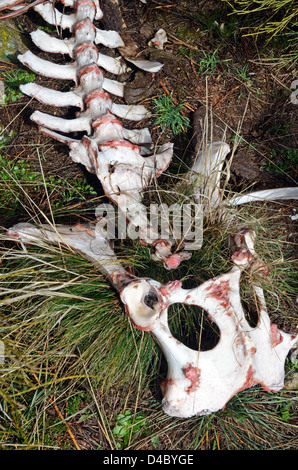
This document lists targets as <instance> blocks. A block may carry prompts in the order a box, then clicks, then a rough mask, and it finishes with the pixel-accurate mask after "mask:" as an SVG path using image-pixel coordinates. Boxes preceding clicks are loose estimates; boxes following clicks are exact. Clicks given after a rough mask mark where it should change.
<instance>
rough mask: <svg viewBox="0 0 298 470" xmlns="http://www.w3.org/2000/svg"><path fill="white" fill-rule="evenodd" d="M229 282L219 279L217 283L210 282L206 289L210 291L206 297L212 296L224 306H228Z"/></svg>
mask: <svg viewBox="0 0 298 470" xmlns="http://www.w3.org/2000/svg"><path fill="white" fill-rule="evenodd" d="M229 284H230V281H220V282H219V283H218V284H212V285H211V286H209V287H207V290H209V291H210V294H208V297H213V298H214V299H216V300H219V301H220V303H221V305H222V306H223V307H224V308H228V307H229V306H230V300H229Z"/></svg>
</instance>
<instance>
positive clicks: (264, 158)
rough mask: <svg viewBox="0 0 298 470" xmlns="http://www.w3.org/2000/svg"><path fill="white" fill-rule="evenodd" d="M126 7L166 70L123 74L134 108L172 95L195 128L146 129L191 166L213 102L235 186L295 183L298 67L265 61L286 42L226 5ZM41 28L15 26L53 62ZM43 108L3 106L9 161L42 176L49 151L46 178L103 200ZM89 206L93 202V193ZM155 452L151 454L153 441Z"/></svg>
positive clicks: (171, 435)
mask: <svg viewBox="0 0 298 470" xmlns="http://www.w3.org/2000/svg"><path fill="white" fill-rule="evenodd" d="M119 3H120V7H121V12H122V16H123V20H124V22H125V24H126V29H125V31H124V32H125V35H126V36H127V37H128V38H130V39H132V40H133V41H134V42H135V43H136V44H137V46H138V48H139V50H140V51H142V53H143V54H144V56H145V57H147V58H150V59H152V60H159V61H160V62H162V63H163V64H164V67H163V68H162V69H161V71H160V72H158V73H157V74H156V75H154V76H153V75H151V74H145V73H140V72H137V71H136V70H134V71H133V72H132V73H131V74H130V75H129V76H127V77H125V79H126V80H127V81H128V83H129V88H130V90H133V91H134V93H132V95H134V96H137V99H135V102H137V103H143V104H146V105H147V106H148V108H149V109H150V110H152V111H153V103H152V101H151V99H152V98H154V97H155V98H156V97H158V96H160V95H163V94H165V93H167V94H169V93H172V97H173V99H174V100H175V101H176V102H177V103H183V104H184V106H183V113H184V115H185V116H187V117H188V118H189V119H190V123H191V127H190V129H189V130H188V131H187V132H185V133H181V134H179V135H173V133H172V132H171V130H170V129H167V131H166V132H165V133H163V134H161V132H160V128H159V126H156V124H155V122H154V117H152V118H150V119H149V120H148V121H147V122H146V125H147V126H148V127H149V129H150V130H151V132H152V136H153V139H154V140H155V141H159V142H162V141H172V142H174V149H175V150H174V151H175V156H176V158H178V159H181V160H186V159H190V160H191V159H192V158H193V155H194V148H193V138H194V132H195V129H196V126H197V123H196V121H195V111H196V110H197V109H198V108H201V107H203V109H205V107H206V106H208V107H211V108H212V110H213V112H214V115H215V116H216V117H218V118H219V120H220V121H221V122H222V123H224V124H225V126H227V140H228V142H229V143H230V144H231V145H233V142H234V140H235V135H236V134H237V129H240V130H239V134H240V136H241V141H240V143H239V145H238V147H237V150H236V152H235V154H234V156H233V160H232V161H231V167H230V172H231V174H230V181H229V188H228V189H229V190H231V191H242V190H243V189H245V188H250V189H252V188H254V189H266V188H274V187H287V186H295V185H296V184H297V172H298V161H297V154H296V162H295V159H289V157H288V156H289V153H290V152H291V151H292V150H293V149H297V139H298V133H297V113H298V106H297V105H294V104H292V103H291V101H290V94H291V88H290V86H291V83H292V82H293V80H294V79H295V78H297V77H296V70H295V67H292V68H289V69H278V68H276V67H275V66H274V65H272V63H273V62H272V63H271V64H269V65H268V64H267V63H264V62H262V60H261V59H262V57H264V56H265V57H272V58H274V57H275V56H277V55H280V54H281V53H282V46H281V45H278V44H274V45H267V46H266V47H265V46H264V45H263V44H262V42H256V41H255V38H254V37H252V36H245V35H244V34H243V31H242V29H241V27H242V26H243V22H244V20H243V19H242V18H239V17H237V18H234V17H233V16H230V15H229V14H228V11H227V9H226V7H225V5H224V4H222V2H218V1H212V0H211V1H207V2H202V1H201V2H198V1H190V0H189V1H179V2H174V1H170V0H160V1H155V0H152V1H150V0H148V1H147V4H143V3H142V2H139V1H137V0H134V1H128V0H120V2H119ZM102 6H103V10H104V12H105V13H106V14H105V16H104V19H103V22H102V24H103V26H104V27H105V28H107V29H113V28H114V27H116V28H117V26H118V27H119V26H120V25H119V23H118V21H117V16H116V10H113V14H110V12H111V10H110V8H111V2H109V0H105V1H102ZM36 26H42V27H45V26H46V24H45V23H44V22H43V21H42V20H41V19H40V17H39V16H38V15H37V14H35V13H34V12H32V11H31V12H29V13H28V14H26V15H24V16H22V17H19V18H18V19H17V20H16V28H18V29H19V30H20V31H21V35H22V38H23V40H24V42H25V43H26V45H27V46H28V47H29V46H30V49H31V50H32V51H33V52H35V53H39V54H40V55H41V56H42V57H46V58H48V59H49V60H52V57H49V55H47V54H41V53H40V52H39V51H38V50H37V49H36V47H34V46H33V45H32V43H31V42H30V39H29V37H28V33H29V31H31V30H34V29H35V28H36ZM160 28H164V29H165V31H166V33H167V38H168V41H167V42H166V43H165V46H164V48H163V49H162V50H159V49H154V48H152V47H149V46H148V41H149V40H150V39H151V38H152V37H153V35H154V34H155V33H156V31H158V30H159V29H160ZM213 54H215V55H214V57H213V59H214V60H213V69H212V70H210V71H209V70H208V67H207V65H206V56H207V57H208V58H210V57H211V56H212V55H213ZM63 60H69V59H67V58H63V57H61V58H58V57H57V58H56V59H55V61H56V62H59V61H61V63H62V62H63ZM12 67H15V65H11V64H8V63H5V62H4V61H0V76H1V75H2V74H4V73H5V72H7V71H8V70H10V69H11V68H12ZM207 72H208V73H207ZM40 83H41V84H44V85H46V86H49V87H52V88H54V87H55V88H59V89H61V86H62V87H65V88H64V89H67V86H68V84H61V82H60V83H59V82H58V81H54V80H48V79H45V78H43V79H40ZM136 90H137V93H136ZM132 95H127V96H126V98H127V101H128V102H131V100H133V99H134V98H131V96H132ZM36 109H39V110H42V111H45V112H51V110H49V109H48V108H46V107H45V106H43V105H41V104H39V103H37V102H36V101H34V100H33V101H32V100H29V99H28V98H27V97H25V96H22V97H21V98H20V99H18V100H17V101H16V102H14V103H8V104H7V105H6V106H2V107H1V109H0V122H1V124H2V126H3V127H6V126H7V128H8V129H9V130H11V129H13V130H14V131H15V133H16V135H15V136H14V138H13V140H12V141H11V142H10V143H9V144H8V145H7V149H8V150H9V158H10V159H11V160H13V161H19V160H20V159H23V160H24V161H26V162H28V161H29V160H30V165H32V168H33V169H36V170H40V160H39V158H40V155H41V154H42V166H43V171H44V174H45V177H47V176H49V175H52V176H54V177H57V178H58V177H59V178H60V177H61V178H63V179H65V180H67V181H69V182H72V181H74V180H77V181H81V180H82V179H87V180H88V182H89V183H90V184H91V185H92V186H94V188H95V190H97V191H98V195H100V194H101V188H100V187H99V185H98V182H97V181H96V180H95V179H94V178H92V176H91V175H89V174H88V173H87V172H86V171H85V170H84V169H83V168H82V167H80V166H77V165H75V164H74V163H73V162H72V161H71V159H70V157H69V155H68V149H67V148H66V147H65V146H64V145H62V144H60V143H57V142H53V140H52V139H50V138H49V137H46V136H44V135H42V134H41V133H40V132H39V131H38V129H37V128H36V127H35V125H33V124H32V122H31V121H30V115H31V114H32V112H33V111H34V110H36ZM56 114H59V115H63V116H69V117H71V116H72V114H71V111H67V110H65V109H64V110H56ZM142 124H143V123H142ZM275 165H277V166H275ZM31 196H32V198H33V199H34V200H35V202H36V204H37V205H38V206H39V207H40V208H41V209H42V208H43V207H46V206H47V199H46V195H45V194H44V192H42V191H41V192H40V191H37V192H36V191H33V192H32V194H31ZM51 197H52V201H53V202H55V201H56V200H58V199H59V197H60V195H59V193H58V192H57V193H53V194H52V196H51ZM86 198H87V197H86ZM90 201H91V202H92V197H91V196H90ZM72 207H73V211H72V215H71V216H69V215H65V213H61V215H59V214H60V213H59V211H58V212H57V218H58V219H59V217H60V219H61V220H63V221H67V220H68V219H70V218H77V217H80V219H81V220H82V218H84V217H86V218H88V217H89V215H90V214H91V212H90V213H88V211H86V212H84V213H83V214H82V213H80V211H79V210H78V211H77V212H76V207H79V202H78V205H76V201H74V202H73V206H72ZM91 207H92V204H91ZM293 208H294V204H292V203H291V202H289V203H287V204H284V205H280V210H281V218H282V217H283V218H284V220H285V221H286V223H285V225H286V231H289V232H291V234H293V233H294V232H295V225H294V222H292V221H291V220H290V218H289V215H291V214H293ZM0 216H1V221H0V225H1V226H2V227H7V226H9V225H12V224H14V223H16V222H20V221H26V220H27V212H26V210H23V209H22V208H20V210H19V211H18V212H17V213H15V212H9V211H2V213H1V214H0ZM91 216H92V214H91ZM59 221H60V220H59ZM285 225H283V230H285ZM117 393H118V392H115V396H114V397H113V400H112V401H113V406H112V405H110V408H111V410H110V411H111V414H114V415H115V411H114V410H115V409H117V400H118V399H119V397H118V395H117ZM149 398H150V397H149ZM53 414H54V411H53ZM74 424H75V426H74V429H75V430H76V431H75V433H76V440H77V442H78V443H79V445H80V447H81V448H82V449H90V448H94V446H96V445H98V443H99V442H101V443H103V448H108V445H107V443H106V442H105V437H104V435H103V434H102V433H101V431H100V430H99V428H98V425H97V422H96V421H94V423H93V422H91V421H90V420H89V421H88V423H87V424H86V425H85V424H84V423H77V422H74ZM179 433H180V430H179V428H178V427H177V428H176V429H175V430H173V431H171V432H168V433H167V434H166V435H165V436H164V438H163V442H161V443H160V446H161V448H164V449H167V448H170V447H171V446H172V445H173V442H174V441H175V440H178V439H179V435H180V434H179ZM191 436H192V434H191V433H190V434H189V437H188V438H187V439H185V440H184V441H183V446H182V447H181V449H183V448H186V446H187V445H188V444H189V443H191V439H192V437H191ZM62 441H63V442H62V443H61V444H62V445H65V442H66V443H68V444H69V445H70V446H72V442H71V441H70V439H69V435H68V434H67V433H65V435H64V437H63V439H62ZM148 447H149V448H150V445H149V446H148ZM142 448H144V447H142ZM145 448H146V447H145ZM151 448H152V447H151ZM177 448H179V446H178V447H177ZM206 448H208V446H207V447H206Z"/></svg>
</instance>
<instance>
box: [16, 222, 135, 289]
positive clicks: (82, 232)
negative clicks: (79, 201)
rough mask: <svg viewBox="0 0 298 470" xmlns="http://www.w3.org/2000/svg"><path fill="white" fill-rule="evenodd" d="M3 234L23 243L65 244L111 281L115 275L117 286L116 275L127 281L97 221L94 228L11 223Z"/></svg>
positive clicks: (117, 277)
mask: <svg viewBox="0 0 298 470" xmlns="http://www.w3.org/2000/svg"><path fill="white" fill-rule="evenodd" d="M7 235H8V236H9V237H11V238H14V239H15V240H16V241H20V242H22V243H24V244H38V243H39V242H40V241H43V240H46V241H49V242H54V243H61V244H64V245H67V246H68V247H69V248H71V249H73V250H75V251H77V252H78V253H80V254H81V255H82V256H84V257H85V258H87V259H88V260H89V261H91V262H92V263H93V264H94V265H95V267H96V268H98V269H100V271H101V272H102V273H103V274H104V275H105V276H106V277H107V278H108V279H109V280H110V281H111V282H112V283H114V281H113V279H115V287H117V288H120V284H119V278H121V280H122V279H123V282H124V281H125V279H127V280H129V281H130V280H131V279H132V276H130V275H129V274H128V273H127V272H126V271H125V269H124V268H123V267H122V266H121V264H120V263H119V261H118V260H117V258H116V255H115V253H114V251H113V249H112V248H111V246H110V243H109V241H108V239H107V238H106V234H105V233H104V231H103V229H102V228H101V226H100V224H97V225H96V227H95V228H94V227H87V226H84V225H82V224H76V225H72V226H67V225H55V226H51V225H48V224H44V225H41V226H40V227H39V228H38V227H35V226H34V225H32V224H29V223H20V224H16V225H14V226H13V227H11V228H10V229H9V230H8V231H7Z"/></svg>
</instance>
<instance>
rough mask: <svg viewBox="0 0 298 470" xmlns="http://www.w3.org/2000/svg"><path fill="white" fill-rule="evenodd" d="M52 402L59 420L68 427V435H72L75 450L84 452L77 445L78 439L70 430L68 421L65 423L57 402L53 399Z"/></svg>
mask: <svg viewBox="0 0 298 470" xmlns="http://www.w3.org/2000/svg"><path fill="white" fill-rule="evenodd" d="M50 401H51V402H52V403H53V406H54V408H55V411H56V413H57V414H58V416H59V418H60V419H61V420H62V421H63V422H64V424H65V426H66V429H67V432H68V434H69V435H70V437H71V440H72V442H73V443H74V445H75V448H76V449H77V450H82V449H81V448H80V446H79V444H78V443H77V441H76V438H75V437H74V434H73V432H72V430H71V428H70V426H69V424H68V422H67V421H64V416H63V414H62V413H61V411H60V410H59V408H58V406H57V404H56V403H55V400H54V399H53V398H50Z"/></svg>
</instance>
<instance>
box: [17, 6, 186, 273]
mask: <svg viewBox="0 0 298 470" xmlns="http://www.w3.org/2000/svg"><path fill="white" fill-rule="evenodd" d="M67 5H70V6H74V7H75V11H74V13H73V14H71V15H65V14H62V13H61V12H59V11H58V10H57V9H55V8H54V6H53V2H52V1H48V2H45V3H43V4H41V5H38V6H36V7H35V10H36V11H37V12H38V13H40V14H41V16H42V17H43V18H44V19H45V20H46V21H48V22H49V23H50V24H58V25H59V26H61V28H62V29H69V30H70V31H71V32H72V37H71V38H70V39H57V38H54V37H52V36H50V35H49V34H47V33H45V32H44V31H40V30H38V31H34V32H33V33H31V37H32V40H33V41H34V43H35V44H36V45H37V46H38V47H39V48H40V49H42V50H44V51H47V52H54V53H63V54H68V55H70V56H71V57H72V59H73V62H71V63H69V64H65V65H60V64H54V63H52V62H49V61H47V60H44V59H41V58H39V57H38V56H36V55H34V54H33V53H31V52H30V51H27V52H26V53H25V54H23V55H20V56H19V60H20V61H21V62H22V63H23V64H24V65H26V66H28V67H29V68H31V69H32V70H34V71H35V72H36V73H38V74H41V75H43V76H46V77H51V78H57V79H65V80H72V81H74V82H75V85H76V86H75V87H74V88H73V90H71V91H68V92H60V91H56V90H50V89H48V88H45V87H42V86H40V85H37V84H36V83H29V84H26V85H23V86H21V90H22V91H23V92H24V93H25V94H27V95H29V96H32V97H35V98H37V99H38V100H39V101H41V102H42V103H44V104H48V105H52V106H58V107H63V106H74V107H77V108H79V109H80V112H78V113H77V115H76V117H75V118H74V119H64V118H61V117H57V116H52V115H49V114H46V113H43V112H40V111H35V112H34V113H33V115H32V116H31V119H32V120H33V121H34V122H36V123H37V124H38V125H39V126H40V129H41V130H42V131H43V132H45V133H47V134H49V135H51V136H52V137H53V138H55V139H57V140H59V141H61V142H64V143H66V144H68V145H69V147H70V150H71V151H70V156H71V158H72V159H73V161H75V162H77V163H81V164H83V165H85V166H86V168H87V169H88V170H89V171H90V172H93V173H95V174H96V175H97V177H98V179H99V180H100V182H101V184H102V187H103V190H104V192H105V194H106V195H107V196H108V197H109V198H110V199H111V200H112V201H113V202H114V203H115V204H117V205H118V207H119V209H120V210H121V211H122V212H123V213H124V214H125V215H126V217H127V219H128V221H129V222H131V224H132V225H134V226H136V227H138V231H139V236H140V239H141V240H142V241H144V242H145V243H146V244H148V245H154V248H155V259H156V257H157V259H159V260H162V261H163V263H164V265H165V266H166V267H167V268H168V269H172V268H175V267H177V266H178V265H179V264H180V262H181V261H182V260H184V259H188V258H189V257H190V254H189V253H187V252H180V253H172V246H173V241H172V240H161V239H159V236H158V233H157V232H156V230H155V228H154V227H153V226H152V224H150V222H149V220H148V217H147V215H146V211H145V210H144V209H145V208H144V205H143V204H142V193H143V191H144V189H145V188H146V187H147V186H148V185H150V183H152V181H153V180H154V179H155V178H157V177H159V176H160V175H161V174H162V173H163V172H164V171H165V169H166V168H167V167H168V165H169V164H170V162H171V159H172V151H173V150H172V148H173V145H172V144H171V143H168V144H164V145H162V146H161V147H160V148H159V150H158V151H157V152H156V151H155V150H154V148H153V143H152V138H151V135H150V132H149V130H148V129H147V128H145V129H126V128H124V127H123V125H122V123H121V122H120V121H119V119H118V118H125V119H128V120H133V121H138V120H141V119H144V118H145V117H148V115H149V113H148V112H147V110H146V108H145V107H144V106H141V105H136V106H128V105H124V104H115V103H113V101H112V98H111V96H110V94H114V95H116V96H119V97H122V96H123V88H124V85H123V83H120V82H118V81H116V80H112V79H109V78H105V76H104V73H103V68H104V69H106V70H107V71H109V72H112V73H115V74H120V73H123V72H124V71H127V69H128V67H127V65H126V63H125V62H124V61H123V60H122V58H121V57H117V58H114V57H109V56H106V55H104V54H100V53H99V51H98V48H97V45H98V44H103V45H104V46H106V47H110V48H116V47H120V46H123V41H122V39H121V37H120V35H119V34H118V33H117V32H115V31H104V30H100V29H98V28H97V27H95V26H94V24H93V20H94V19H100V18H101V16H102V12H101V10H100V8H99V5H98V2H97V1H92V0H78V1H76V2H72V1H71V0H68V1H67ZM132 62H133V64H134V65H135V66H137V67H140V68H145V69H146V70H149V71H157V70H159V69H160V68H161V66H162V65H161V64H159V63H156V62H153V63H152V62H149V61H144V60H133V61H132ZM116 116H117V117H116ZM61 132H62V134H61ZM76 132H84V133H85V135H84V136H83V137H82V139H80V140H77V139H76V138H75V137H74V136H73V135H72V134H74V133H76ZM64 134H70V135H68V136H65V135H64Z"/></svg>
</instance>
